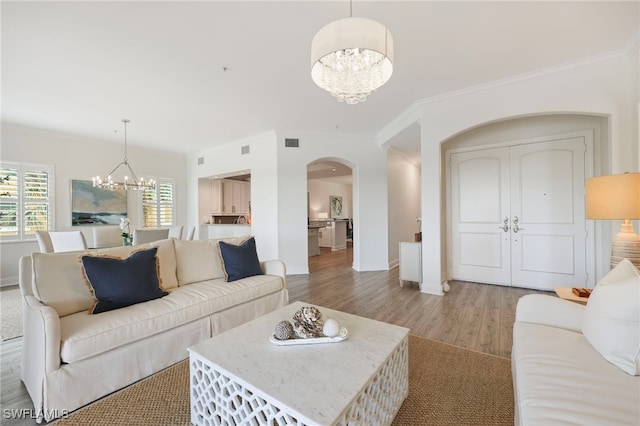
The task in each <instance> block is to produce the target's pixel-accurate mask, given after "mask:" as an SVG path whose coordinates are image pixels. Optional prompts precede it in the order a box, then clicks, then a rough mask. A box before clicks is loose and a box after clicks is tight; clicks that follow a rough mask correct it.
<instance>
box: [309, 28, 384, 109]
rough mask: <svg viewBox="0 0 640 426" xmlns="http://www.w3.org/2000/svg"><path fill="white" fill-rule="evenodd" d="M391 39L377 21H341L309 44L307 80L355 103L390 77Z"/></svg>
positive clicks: (325, 29)
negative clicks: (308, 74)
mask: <svg viewBox="0 0 640 426" xmlns="http://www.w3.org/2000/svg"><path fill="white" fill-rule="evenodd" d="M392 73H393V36H392V35H391V32H390V31H389V30H388V29H387V27H385V26H384V25H382V24H381V23H379V22H377V21H373V20H371V19H367V18H344V19H339V20H337V21H334V22H331V23H329V24H327V25H325V26H324V27H323V28H321V29H320V31H318V33H317V34H316V35H315V37H314V38H313V41H312V42H311V78H312V79H313V81H314V82H315V83H316V84H317V85H318V86H319V87H321V88H322V89H324V90H326V91H328V92H330V93H331V94H332V95H333V96H335V97H336V98H338V100H340V101H346V102H347V103H358V102H362V101H364V100H366V97H367V95H368V94H369V93H371V92H372V91H374V90H376V89H378V88H379V87H380V86H382V85H383V84H385V83H386V82H387V81H389V78H391V74H392Z"/></svg>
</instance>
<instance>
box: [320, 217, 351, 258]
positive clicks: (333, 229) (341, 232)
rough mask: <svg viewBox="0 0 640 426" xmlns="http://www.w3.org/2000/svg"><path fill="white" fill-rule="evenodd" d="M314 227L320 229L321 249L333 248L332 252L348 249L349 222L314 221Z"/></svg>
mask: <svg viewBox="0 0 640 426" xmlns="http://www.w3.org/2000/svg"><path fill="white" fill-rule="evenodd" d="M312 225H313V226H316V227H318V228H319V233H318V239H319V244H320V247H331V251H337V250H344V249H346V248H347V220H345V219H336V220H329V221H314V222H313V223H312Z"/></svg>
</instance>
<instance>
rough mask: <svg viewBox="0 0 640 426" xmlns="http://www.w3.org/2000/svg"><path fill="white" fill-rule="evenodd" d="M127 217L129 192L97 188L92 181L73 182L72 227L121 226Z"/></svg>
mask: <svg viewBox="0 0 640 426" xmlns="http://www.w3.org/2000/svg"><path fill="white" fill-rule="evenodd" d="M123 217H127V192H126V191H110V190H108V189H102V188H95V187H94V186H93V182H92V181H90V180H71V225H72V226H82V225H91V226H97V225H119V224H120V219H121V218H123Z"/></svg>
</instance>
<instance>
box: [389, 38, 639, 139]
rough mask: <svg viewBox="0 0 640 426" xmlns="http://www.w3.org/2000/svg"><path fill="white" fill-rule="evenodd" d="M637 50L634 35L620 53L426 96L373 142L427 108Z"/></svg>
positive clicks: (615, 58)
mask: <svg viewBox="0 0 640 426" xmlns="http://www.w3.org/2000/svg"><path fill="white" fill-rule="evenodd" d="M639 50H640V32H639V31H635V33H634V35H633V36H632V37H631V38H630V39H629V40H628V42H627V43H626V44H625V46H624V47H623V48H622V49H618V50H614V51H611V52H606V53H602V54H599V55H595V56H591V57H588V58H585V59H579V60H575V61H569V62H565V63H562V64H559V65H554V66H550V67H545V68H540V69H537V70H534V71H530V72H526V73H523V74H517V75H514V76H511V77H506V78H503V79H499V80H493V81H489V82H486V83H482V84H477V85H474V86H469V87H465V88H463V89H459V90H454V91H451V92H446V93H442V94H439V95H434V96H430V97H427V98H423V99H419V100H417V101H415V102H414V103H412V104H411V105H410V106H409V107H408V108H407V109H405V110H404V111H402V112H401V113H400V114H399V115H398V116H397V117H396V118H395V119H394V120H392V121H391V122H390V123H389V124H388V125H386V126H385V127H384V128H383V129H382V130H381V131H380V132H378V134H377V135H376V138H377V139H378V143H379V144H380V145H382V144H384V143H385V142H387V141H388V140H390V139H391V138H392V137H393V136H395V135H396V134H398V133H400V132H401V131H402V130H403V129H404V128H406V127H408V126H409V125H410V124H412V123H414V122H416V121H420V116H421V111H420V109H421V108H422V107H423V106H425V105H429V104H433V103H436V102H440V101H444V100H448V99H453V98H456V97H458V96H463V95H468V94H471V93H476V92H479V91H483V90H487V89H490V88H493V87H500V86H506V85H509V84H512V83H515V82H519V81H524V80H530V79H533V78H537V77H541V76H545V75H549V74H555V73H559V72H564V71H567V70H574V69H580V68H585V67H589V66H592V65H595V64H601V63H607V62H613V61H618V60H623V59H625V60H628V59H631V58H632V56H633V55H634V54H637V53H638V51H639Z"/></svg>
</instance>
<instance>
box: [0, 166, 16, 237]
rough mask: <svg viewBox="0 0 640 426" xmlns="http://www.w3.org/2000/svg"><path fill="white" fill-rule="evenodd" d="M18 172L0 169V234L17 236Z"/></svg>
mask: <svg viewBox="0 0 640 426" xmlns="http://www.w3.org/2000/svg"><path fill="white" fill-rule="evenodd" d="M18 185H19V183H18V170H17V169H11V168H2V169H0V234H1V235H2V236H18V229H19V225H18V217H19V216H18V200H19V191H18V188H19V186H18Z"/></svg>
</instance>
